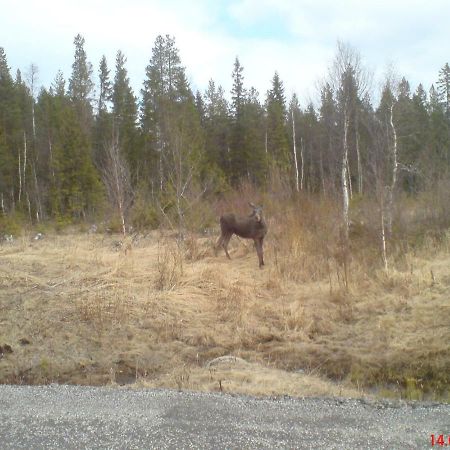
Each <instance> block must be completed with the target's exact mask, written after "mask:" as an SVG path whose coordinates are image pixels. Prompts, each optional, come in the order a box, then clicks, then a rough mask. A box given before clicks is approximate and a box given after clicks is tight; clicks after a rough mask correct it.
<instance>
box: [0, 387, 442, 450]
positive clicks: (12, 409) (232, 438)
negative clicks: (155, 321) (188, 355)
mask: <svg viewBox="0 0 450 450" xmlns="http://www.w3.org/2000/svg"><path fill="white" fill-rule="evenodd" d="M431 434H435V435H439V434H444V436H445V437H446V439H447V436H449V435H450V405H442V404H429V403H404V402H387V401H375V402H371V401H364V400H346V399H345V400H344V399H330V398H305V399H292V398H281V399H280V398H278V399H257V398H252V397H243V396H232V395H220V394H205V393H193V392H174V391H167V390H147V389H139V390H137V389H113V388H94V387H80V386H59V385H51V386H7V385H0V448H1V449H2V450H6V449H35V450H36V449H88V448H89V449H90V448H96V449H97V448H102V449H121V450H122V449H151V448H157V449H168V448H170V449H191V448H195V449H198V448H202V449H203V448H207V449H209V448H211V449H222V448H227V449H229V448H239V449H253V448H254V449H263V448H267V449H276V448H289V449H291V448H300V449H303V448H304V449H325V448H326V449H346V450H349V449H377V450H380V449H424V448H431V437H430V436H431ZM436 447H437V448H439V445H436ZM448 447H450V445H448Z"/></svg>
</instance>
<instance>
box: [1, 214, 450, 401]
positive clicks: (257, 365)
mask: <svg viewBox="0 0 450 450" xmlns="http://www.w3.org/2000/svg"><path fill="white" fill-rule="evenodd" d="M296 217H297V216H296V214H295V211H294V212H292V214H291V215H289V214H287V215H286V217H285V218H284V220H283V221H276V220H274V219H268V221H269V229H270V232H269V235H268V236H267V240H266V244H265V260H266V266H265V268H264V269H262V270H260V269H259V268H258V264H257V257H256V253H255V251H254V248H253V245H252V243H251V242H249V241H244V240H240V239H237V238H236V237H233V239H232V241H231V245H230V248H231V251H230V253H231V257H232V260H231V261H229V260H227V259H226V258H225V255H224V254H223V252H221V253H219V255H218V256H217V257H215V256H214V252H213V245H214V242H215V241H216V239H217V232H216V230H212V231H211V233H210V234H209V235H205V234H202V235H194V234H192V235H187V236H185V239H184V240H183V242H182V243H180V242H179V241H178V240H177V238H176V234H174V233H169V232H162V231H152V232H149V233H147V234H136V235H134V236H133V237H131V236H130V237H127V238H125V239H122V237H121V236H119V235H112V236H111V235H106V234H102V233H98V234H89V233H87V232H82V231H79V230H78V231H76V232H75V231H73V232H71V233H70V232H65V233H60V234H57V233H47V234H45V236H44V238H43V239H42V240H33V239H32V238H31V237H32V235H31V234H26V233H24V234H23V235H22V236H21V237H19V238H17V239H16V240H15V241H14V242H12V243H10V242H5V243H3V244H1V245H0V346H1V348H2V349H3V352H2V353H0V356H1V357H0V382H2V383H31V384H35V383H51V382H61V383H76V384H94V385H100V384H129V383H137V385H140V386H149V387H170V388H178V389H194V390H207V391H224V392H240V393H248V394H255V395H293V396H311V395H313V396H315V395H337V396H352V397H355V396H362V395H366V394H368V393H370V394H377V395H381V396H390V397H403V398H410V399H424V398H426V399H440V400H445V401H448V400H449V375H448V374H449V373H450V346H449V343H450V322H449V320H450V308H449V305H450V251H449V247H450V239H449V240H448V242H447V239H446V238H445V239H444V240H442V239H441V240H440V242H439V245H437V244H436V243H435V242H434V241H433V240H432V239H430V240H429V241H426V240H425V241H424V242H423V243H422V245H421V247H420V251H419V250H411V251H406V252H405V253H404V254H402V255H401V261H400V262H399V263H397V264H396V265H397V267H401V270H400V269H398V268H397V269H390V270H389V271H387V272H386V271H385V270H382V269H381V268H374V266H373V264H369V262H368V259H367V260H364V258H363V259H361V258H362V257H360V258H359V260H358V261H356V259H355V261H354V262H352V263H351V266H350V275H351V277H350V283H349V287H348V289H345V287H344V284H343V270H342V264H341V261H340V257H339V246H336V245H334V246H333V245H332V243H333V242H336V241H335V240H334V241H333V239H334V238H333V239H332V236H331V235H332V233H331V232H330V233H329V234H327V230H326V229H320V230H317V227H315V225H314V223H311V221H314V219H311V217H314V215H311V214H310V215H309V216H308V217H310V219H308V223H306V222H305V223H303V225H302V227H303V228H302V229H301V230H300V231H301V232H298V231H299V228H298V227H297V228H295V227H293V226H291V225H292V222H293V221H295V220H297V219H296ZM277 223H278V225H277ZM290 223H291V225H289V224H290ZM323 223H325V225H323V226H330V227H331V226H332V223H330V221H324V222H323ZM327 223H329V225H326V224H327ZM294 229H295V230H296V231H295V232H294V231H293V230H294ZM311 230H315V231H314V233H313V232H312V231H311ZM320 236H322V237H320ZM369 254H370V251H369V250H367V251H366V252H365V253H364V255H366V258H369V256H367V255H369ZM364 261H365V262H364ZM0 350H1V349H0Z"/></svg>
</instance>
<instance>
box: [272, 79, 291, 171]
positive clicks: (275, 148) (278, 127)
mask: <svg viewBox="0 0 450 450" xmlns="http://www.w3.org/2000/svg"><path fill="white" fill-rule="evenodd" d="M266 110H267V126H266V127H267V128H266V130H267V149H268V152H269V155H270V156H271V157H272V160H273V161H274V163H275V164H276V165H277V166H278V167H279V168H280V169H281V170H282V171H287V170H288V169H289V144H288V134H287V126H286V98H285V96H284V87H283V82H282V81H281V80H280V77H279V75H278V73H277V72H275V75H274V76H273V79H272V88H271V89H270V90H269V91H268V92H267V100H266Z"/></svg>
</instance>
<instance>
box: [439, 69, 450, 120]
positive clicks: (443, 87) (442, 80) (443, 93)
mask: <svg viewBox="0 0 450 450" xmlns="http://www.w3.org/2000/svg"><path fill="white" fill-rule="evenodd" d="M437 90H438V93H439V99H440V101H441V103H442V104H443V106H444V111H445V115H446V117H447V120H449V121H450V66H449V65H448V63H446V64H445V65H444V67H443V68H442V69H441V70H440V71H439V80H438V82H437Z"/></svg>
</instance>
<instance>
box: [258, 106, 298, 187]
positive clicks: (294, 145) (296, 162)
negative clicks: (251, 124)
mask: <svg viewBox="0 0 450 450" xmlns="http://www.w3.org/2000/svg"><path fill="white" fill-rule="evenodd" d="M266 141H267V132H266ZM292 144H293V153H294V164H295V189H296V190H297V192H299V184H298V161H297V145H296V143H295V122H294V110H292Z"/></svg>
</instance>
